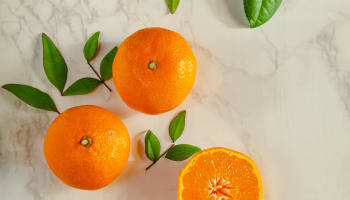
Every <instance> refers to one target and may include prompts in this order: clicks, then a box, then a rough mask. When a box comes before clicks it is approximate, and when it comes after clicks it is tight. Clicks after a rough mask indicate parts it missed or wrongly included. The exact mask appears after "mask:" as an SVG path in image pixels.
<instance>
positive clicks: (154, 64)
mask: <svg viewBox="0 0 350 200" xmlns="http://www.w3.org/2000/svg"><path fill="white" fill-rule="evenodd" d="M196 66H197V63H196V58H195V56H194V54H193V52H192V50H191V47H190V46H189V45H188V43H187V42H186V40H185V39H184V38H183V37H182V36H181V35H180V34H178V33H176V32H174V31H171V30H167V29H164V28H145V29H142V30H139V31H137V32H135V33H134V34H132V35H130V36H129V37H128V38H126V39H125V40H124V41H123V42H122V43H121V45H120V47H119V49H118V52H117V54H116V56H115V59H114V62H113V80H114V85H115V87H116V89H117V91H118V93H119V95H120V97H121V98H122V99H123V101H124V102H125V103H126V104H127V105H129V106H130V107H131V108H134V109H136V110H138V111H141V112H144V113H148V114H159V113H163V112H166V111H169V110H171V109H173V108H175V107H176V106H178V105H179V104H181V103H182V102H183V101H184V99H185V98H186V96H187V95H188V93H189V92H190V91H191V89H192V87H193V83H194V80H195V76H196Z"/></svg>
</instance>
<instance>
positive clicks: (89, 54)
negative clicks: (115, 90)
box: [84, 32, 115, 92]
mask: <svg viewBox="0 0 350 200" xmlns="http://www.w3.org/2000/svg"><path fill="white" fill-rule="evenodd" d="M99 37H100V32H96V33H94V34H93V35H92V36H91V37H90V38H89V39H88V40H87V41H86V43H85V45H84V56H85V59H86V62H87V64H88V65H89V67H90V68H91V70H92V71H93V72H94V73H95V74H96V76H97V78H98V79H99V80H100V81H101V83H102V84H103V85H104V86H105V87H106V88H107V89H108V90H109V91H110V92H112V89H111V88H110V87H109V86H108V85H107V84H106V83H105V79H103V78H102V77H101V76H100V74H99V73H98V72H97V71H96V70H95V68H94V67H93V66H92V65H91V63H90V62H91V60H92V59H94V58H95V57H96V56H97V54H98V50H99V46H100V44H99ZM113 49H114V48H113ZM114 55H115V54H114ZM106 56H108V54H107V55H106ZM109 57H110V55H109ZM104 59H107V58H106V57H105V58H104ZM104 59H103V60H104ZM113 59H114V56H113ZM113 59H112V61H110V62H108V66H107V67H110V71H112V64H113ZM109 60H110V59H108V61H109Z"/></svg>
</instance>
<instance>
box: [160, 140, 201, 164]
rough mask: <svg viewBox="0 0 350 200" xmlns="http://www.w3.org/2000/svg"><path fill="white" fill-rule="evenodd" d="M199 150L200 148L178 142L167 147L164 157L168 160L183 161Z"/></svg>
mask: <svg viewBox="0 0 350 200" xmlns="http://www.w3.org/2000/svg"><path fill="white" fill-rule="evenodd" d="M200 150H201V149H200V148H198V147H196V146H192V145H189V144H178V145H175V146H174V147H172V148H171V149H169V151H168V153H167V154H166V155H165V157H166V158H167V159H169V160H174V161H183V160H186V159H187V158H189V157H191V156H192V155H193V154H195V153H197V152H198V151H200Z"/></svg>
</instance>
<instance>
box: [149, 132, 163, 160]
mask: <svg viewBox="0 0 350 200" xmlns="http://www.w3.org/2000/svg"><path fill="white" fill-rule="evenodd" d="M145 153H146V156H147V158H148V159H150V160H151V161H153V162H155V161H156V160H157V159H158V158H159V153H160V143H159V140H158V138H157V137H156V136H155V135H154V134H153V133H152V131H150V130H148V131H147V133H146V136H145Z"/></svg>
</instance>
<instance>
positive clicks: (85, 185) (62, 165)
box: [44, 105, 130, 190]
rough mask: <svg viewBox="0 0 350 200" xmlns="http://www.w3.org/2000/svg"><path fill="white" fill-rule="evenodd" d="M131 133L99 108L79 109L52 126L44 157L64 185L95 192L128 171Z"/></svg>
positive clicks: (59, 118)
mask: <svg viewBox="0 0 350 200" xmlns="http://www.w3.org/2000/svg"><path fill="white" fill-rule="evenodd" d="M129 150H130V141H129V133H128V131H127V129H126V127H125V125H124V124H123V122H122V121H121V120H120V119H119V118H118V117H117V116H115V115H114V114H113V113H111V112H109V111H107V110H105V109H103V108H101V107H98V106H90V105H86V106H78V107H74V108H70V109H68V110H66V111H65V112H63V113H62V114H60V115H59V116H58V117H57V118H56V119H55V120H54V121H53V122H52V124H51V125H50V127H49V129H48V131H47V134H46V136H45V141H44V154H45V158H46V161H47V164H48V165H49V167H50V169H51V170H52V171H53V173H54V174H55V175H56V176H57V177H58V178H59V179H61V180H62V181H63V182H64V183H66V184H68V185H70V186H72V187H75V188H79V189H86V190H94V189H99V188H102V187H104V186H106V185H108V184H109V183H111V182H112V181H113V180H114V179H115V178H116V177H118V176H119V175H120V173H121V172H122V171H123V169H124V168H125V166H126V164H127V162H128V157H129Z"/></svg>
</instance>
